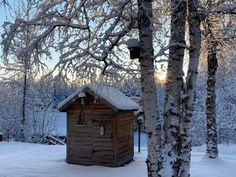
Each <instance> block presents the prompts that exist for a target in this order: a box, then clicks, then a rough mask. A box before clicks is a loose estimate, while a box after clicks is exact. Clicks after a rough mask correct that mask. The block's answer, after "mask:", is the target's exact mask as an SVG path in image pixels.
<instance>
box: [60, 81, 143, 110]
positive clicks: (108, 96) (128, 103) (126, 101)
mask: <svg viewBox="0 0 236 177" xmlns="http://www.w3.org/2000/svg"><path fill="white" fill-rule="evenodd" d="M86 92H87V93H89V94H91V95H93V96H94V97H95V98H101V100H104V102H105V104H108V106H110V107H113V108H115V109H118V110H126V111H128V110H138V109H139V105H138V104H137V103H135V102H134V101H132V100H131V99H130V98H129V97H127V96H125V95H124V94H123V93H122V92H120V91H119V90H117V89H115V88H113V87H109V86H105V85H86V86H83V87H81V88H80V89H78V90H77V91H76V92H74V93H73V94H72V95H71V96H69V97H68V98H66V99H65V100H64V101H62V102H61V103H59V105H58V109H59V111H65V110H66V109H67V108H68V107H69V106H70V105H71V104H72V103H73V102H74V101H76V100H77V99H78V98H80V97H84V96H85V93H86Z"/></svg>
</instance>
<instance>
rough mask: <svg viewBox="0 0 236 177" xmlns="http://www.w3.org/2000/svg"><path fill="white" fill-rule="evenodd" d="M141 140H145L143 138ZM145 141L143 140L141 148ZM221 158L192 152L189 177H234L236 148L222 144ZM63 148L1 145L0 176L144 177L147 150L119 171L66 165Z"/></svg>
mask: <svg viewBox="0 0 236 177" xmlns="http://www.w3.org/2000/svg"><path fill="white" fill-rule="evenodd" d="M143 140H144V139H143ZM143 142H144V141H142V145H143V144H144V143H143ZM219 149H220V158H219V159H217V160H209V159H205V158H203V156H204V150H205V148H204V147H196V148H194V149H193V152H192V164H191V177H235V176H236V145H230V146H229V147H228V146H224V145H221V146H220V147H219ZM65 156H66V152H65V146H59V145H58V146H49V145H40V144H27V143H16V142H10V143H7V142H0V177H104V176H107V177H145V176H146V165H145V156H146V148H145V147H144V145H143V147H142V149H141V153H140V154H139V153H137V148H136V147H135V156H134V161H133V162H131V163H129V164H128V165H125V166H124V167H119V168H109V167H98V166H80V165H69V164H67V163H66V162H65Z"/></svg>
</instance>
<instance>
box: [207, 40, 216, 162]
mask: <svg viewBox="0 0 236 177" xmlns="http://www.w3.org/2000/svg"><path fill="white" fill-rule="evenodd" d="M209 39H210V40H211V41H210V43H209V48H208V56H207V63H208V71H207V98H206V119H207V120H206V128H207V131H206V157H208V158H217V157H218V148H217V144H218V142H217V126H216V93H215V92H216V91H215V87H216V85H215V84H216V71H217V67H218V64H217V52H216V50H217V49H216V48H217V41H215V39H214V37H213V36H211V37H210V38H209Z"/></svg>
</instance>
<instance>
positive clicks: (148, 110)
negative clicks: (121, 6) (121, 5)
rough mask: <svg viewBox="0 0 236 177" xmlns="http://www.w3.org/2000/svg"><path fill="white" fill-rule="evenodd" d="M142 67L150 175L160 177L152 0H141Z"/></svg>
mask: <svg viewBox="0 0 236 177" xmlns="http://www.w3.org/2000/svg"><path fill="white" fill-rule="evenodd" d="M138 6H139V39H140V68H141V87H142V97H143V108H144V115H145V127H146V132H147V146H148V154H147V160H146V163H147V169H148V177H159V175H158V171H159V167H160V163H161V161H160V156H159V155H160V147H161V121H160V115H159V108H158V104H157V95H156V84H155V79H154V53H153V43H152V41H153V39H152V33H153V26H152V18H153V16H152V1H151V0H139V1H138Z"/></svg>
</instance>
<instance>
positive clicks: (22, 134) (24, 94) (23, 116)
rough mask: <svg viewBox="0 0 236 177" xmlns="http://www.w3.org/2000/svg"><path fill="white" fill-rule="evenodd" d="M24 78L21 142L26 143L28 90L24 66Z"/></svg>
mask: <svg viewBox="0 0 236 177" xmlns="http://www.w3.org/2000/svg"><path fill="white" fill-rule="evenodd" d="M23 74H24V77H23V88H22V89H23V91H22V119H21V133H20V134H21V135H20V136H21V137H20V140H21V141H22V142H25V141H26V138H25V121H26V116H25V112H26V111H25V109H26V89H27V68H26V67H25V65H24V73H23Z"/></svg>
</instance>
